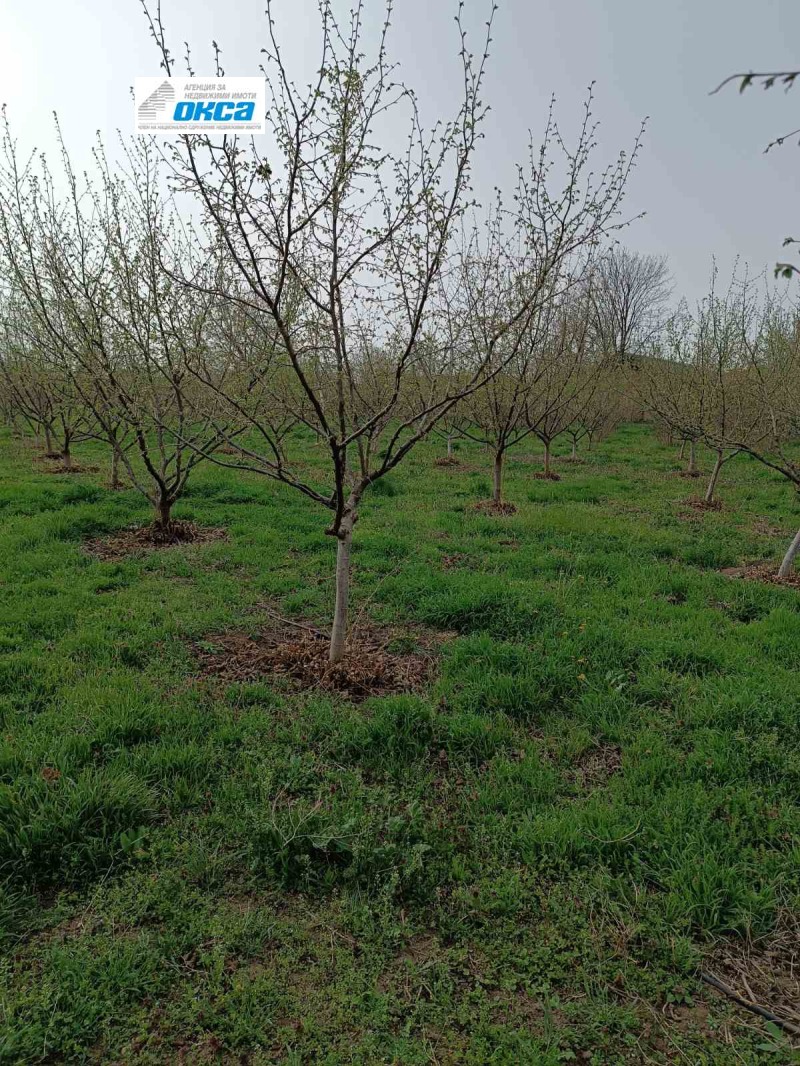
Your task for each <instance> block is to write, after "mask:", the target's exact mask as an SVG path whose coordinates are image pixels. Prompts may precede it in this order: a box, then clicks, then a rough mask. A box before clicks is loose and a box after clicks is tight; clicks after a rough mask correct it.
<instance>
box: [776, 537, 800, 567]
mask: <svg viewBox="0 0 800 1066" xmlns="http://www.w3.org/2000/svg"><path fill="white" fill-rule="evenodd" d="M798 552H800V529H798V531H797V534H796V535H795V538H794V540H793V541H792V543H791V544H790V545H789V548H788V550H787V552H786V554H785V555H784V557H783V562H782V563H781V566H780V569H779V570H778V577H788V576H789V574H791V572H792V566H793V564H794V559H795V556H796V555H797V553H798Z"/></svg>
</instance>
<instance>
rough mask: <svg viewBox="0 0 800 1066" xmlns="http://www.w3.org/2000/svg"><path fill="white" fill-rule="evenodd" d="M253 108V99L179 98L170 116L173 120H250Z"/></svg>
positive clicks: (254, 107) (254, 108) (254, 106)
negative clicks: (234, 100)
mask: <svg viewBox="0 0 800 1066" xmlns="http://www.w3.org/2000/svg"><path fill="white" fill-rule="evenodd" d="M231 108H232V109H233V114H231V113H230V112H231ZM255 110H256V105H255V102H254V101H253V100H239V101H237V102H236V103H234V102H233V101H232V100H217V101H216V102H214V101H213V100H181V101H180V103H178V104H176V106H175V112H174V114H173V116H172V118H173V121H175V122H230V121H231V119H233V121H234V122H251V121H252V119H253V114H254V113H255Z"/></svg>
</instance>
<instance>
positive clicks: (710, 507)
mask: <svg viewBox="0 0 800 1066" xmlns="http://www.w3.org/2000/svg"><path fill="white" fill-rule="evenodd" d="M681 504H682V505H683V506H684V507H691V508H692V510H693V511H721V510H722V500H711V501H710V502H709V501H708V500H704V499H703V497H702V496H689V497H688V499H685V500H681Z"/></svg>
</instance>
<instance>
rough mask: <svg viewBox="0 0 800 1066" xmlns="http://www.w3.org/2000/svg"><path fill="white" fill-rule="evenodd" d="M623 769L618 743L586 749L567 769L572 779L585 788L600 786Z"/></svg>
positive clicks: (568, 775) (569, 777)
mask: <svg viewBox="0 0 800 1066" xmlns="http://www.w3.org/2000/svg"><path fill="white" fill-rule="evenodd" d="M621 769H622V750H621V748H620V747H619V745H617V744H598V745H597V747H595V748H589V750H588V751H585V752H584V753H583V754H582V755H581V757H580V758H579V759H578V761H577V762H576V763H575V765H574V766H572V767H571V768H570V769H569V770H568V771H567V777H568V779H569V780H570V781H572V782H574V783H575V784H576V785H579V786H580V787H581V788H583V789H592V788H599V787H600V786H601V785H604V784H605V783H606V781H608V779H609V778H611V777H613V776H614V774H616V773H619V771H620V770H621Z"/></svg>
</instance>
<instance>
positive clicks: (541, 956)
mask: <svg viewBox="0 0 800 1066" xmlns="http://www.w3.org/2000/svg"><path fill="white" fill-rule="evenodd" d="M308 451H309V460H308V461H309V463H313V462H314V455H315V450H314V449H313V448H310V447H309V449H308ZM440 451H441V445H440V444H439V443H438V442H436V441H431V442H429V443H427V444H425V445H424V446H423V447H421V448H420V449H419V450H418V451H417V452H416V453H414V454H413V456H412V458H411V459H410V461H409V462H408V464H407V465H406V466H405V467H404V468H402V469H401V470H399V471H398V472H397V473H396V474H394V475H392V476H390V478H389V479H388V480H386V481H385V482H383V483H382V484H380V485H379V486H377V488H376V489H375V490H374V491H373V493H372V496H371V498H369V499H368V500H367V501H366V502H365V505H364V506H363V508H362V513H361V518H360V520H359V523H358V527H357V530H356V539H355V549H354V566H355V571H354V573H355V577H354V585H355V588H354V599H355V606H354V614H355V615H356V616H360V620H361V622H362V624H366V620H367V619H369V620H370V624H378V625H384V626H386V625H391V626H393V627H394V628H395V630H396V633H397V635H396V636H395V639H394V646H395V647H396V648H400V649H402V648H412V647H413V646H414V643H415V641H417V640H419V639H422V636H421V635H423V634H430V633H432V632H434V631H435V632H443V633H446V634H447V638H446V639H444V640H443V641H442V642H441V645H440V646H441V651H440V654H439V658H438V661H437V668H436V671H435V676H434V677H433V678H432V679H431V681H430V684H429V686H428V688H427V689H426V690H425V691H423V692H420V693H417V694H413V695H403V696H384V697H381V698H373V699H370V700H367V701H366V702H363V703H358V704H353V703H349V702H347V701H345V700H343V699H336V698H332V697H331V696H329V695H326V694H324V693H321V692H319V691H316V692H314V691H312V692H299V691H295V690H293V689H292V688H290V687H288V686H287V685H286V684H285V683H284V684H274V683H272V682H271V681H270V679H269V678H265V679H264V680H263V681H254V682H252V683H226V682H224V681H220V680H219V679H215V678H210V677H206V676H203V675H202V674H201V671H200V670H199V667H198V659H197V649H198V647H199V648H200V649H202V648H208V647H212V649H213V635H214V634H219V633H220V632H222V631H225V630H229V629H238V630H245V631H250V632H255V631H257V630H258V629H259V627H261V626H264V625H267V624H268V623H269V620H270V618H272V614H270V613H269V612H274V611H278V612H279V613H282V614H283V615H285V616H288V617H292V618H295V619H298V620H303V621H305V622H309V621H310V622H316V623H324V622H325V621H326V620H327V619H328V617H329V612H330V605H331V600H332V579H333V572H332V564H333V552H334V546H333V544H332V542H331V538H329V537H326V536H325V535H324V526H325V519H326V516H325V515H324V514H323V513H322V512H321V511H320V509H319V508H317V507H315V505H314V504H313V503H311V502H309V501H307V500H305V499H304V498H302V497H300V496H299V495H297V494H293V493H291V492H290V491H289V490H286V489H284V488H283V487H281V486H276V485H274V484H271V483H269V482H267V481H265V480H263V479H259V478H258V477H256V476H255V475H251V474H240V473H233V472H231V471H226V470H223V469H220V468H216V467H213V466H206V467H205V468H199V469H198V472H197V476H196V477H195V478H194V480H193V481H192V482H191V483H190V486H189V492H188V495H187V497H186V498H185V499H184V500H183V501H181V502H180V503H179V504H178V505H177V507H176V512H175V513H176V517H178V518H192V519H194V520H195V521H196V522H198V523H200V524H203V525H208V526H222V527H225V528H226V529H227V530H228V534H229V537H228V539H227V540H218V541H214V542H211V543H208V544H198V545H186V546H179V547H171V548H167V549H162V550H158V551H152V552H149V553H148V552H142V553H141V554H139V555H138V556H136V557H131V558H125V559H121V560H116V561H115V560H110V561H103V560H98V559H95V558H92V557H90V556H88V555H87V554H86V553H85V552H84V551H83V550H82V542H83V541H85V540H86V539H87V538H91V537H98V536H102V535H104V534H107V533H111V532H112V531H114V530H117V529H119V528H121V527H125V526H128V525H130V524H131V523H136V522H141V521H145V520H147V518H148V514H147V509H146V506H145V505H144V504H143V502H142V501H141V500H140V499H139V497H138V496H137V495H136V493H134V492H133V491H130V492H129V491H123V492H117V493H113V492H111V491H110V490H108V489H107V488H106V487H105V482H106V479H107V475H106V471H105V457H104V453H103V451H102V449H100V448H99V447H98V448H97V449H96V450H95V449H94V448H93V446H91V445H85V446H83V447H82V448H80V449H78V452H77V458H78V459H79V460H83V461H84V462H85V463H95V464H98V465H102V466H103V469H102V470H101V471H100V472H98V473H96V474H82V475H72V476H69V475H53V474H48V473H47V472H46V471H45V469H44V467H43V466H42V464H37V463H35V462H34V461H33V456H34V452H33V449H32V447H31V446H30V445H26V444H25V443H24V442H20V441H12V440H11V438H10V436H9V435H8V434H7V433H6V434H5V436H3V437H2V440H1V441H0V476H1V477H2V481H1V483H0V516H1V519H0V521H1V525H0V568H1V572H2V590H1V591H0V604H1V605H2V607H1V609H0V714H1V715H2V730H1V731H0V737H1V741H0V762H1V764H2V765H1V773H2V778H1V782H0V871H1V872H2V876H3V877H4V878H5V885H4V887H3V889H2V895H1V896H0V935H2V937H3V943H2V952H3V963H2V973H1V975H0V984H1V985H2V991H0V1060H1V1061H3V1062H26V1063H27V1062H40V1061H41V1062H58V1061H74V1062H92V1061H102V1062H121V1063H122V1062H124V1063H129V1062H133V1063H148V1062H152V1063H160V1062H186V1063H202V1062H216V1061H221V1062H246V1063H261V1062H272V1061H278V1062H285V1063H296V1064H299V1063H306V1062H313V1063H376V1062H391V1063H429V1062H430V1063H456V1062H458V1063H460V1062H464V1063H488V1062H492V1063H542V1064H550V1063H561V1062H571V1061H578V1062H590V1063H599V1064H607V1063H618V1062H632V1063H649V1062H653V1063H657V1062H673V1061H674V1062H683V1063H691V1064H697V1063H754V1062H767V1063H782V1062H790V1061H794V1059H793V1051H792V1047H791V1039H792V1037H791V1036H790V1035H787V1034H786V1033H784V1032H782V1030H781V1029H780V1028H778V1027H777V1026H776V1025H774V1024H772V1023H769V1022H767V1021H765V1020H764V1019H762V1018H759V1017H758V1016H756V1015H755V1014H753V1013H750V1012H748V1011H746V1010H743V1009H742V1008H740V1007H738V1006H736V1005H734V1004H733V1003H731V1001H730V1000H729V999H727V998H726V997H725V996H723V995H721V994H720V993H719V992H717V991H715V990H714V989H712V988H711V987H709V986H708V984H705V983H703V982H702V981H701V979H700V973H701V971H705V972H710V973H712V974H714V975H716V976H718V977H720V978H722V979H723V980H725V981H726V982H727V983H729V984H730V985H731V986H733V987H735V988H736V990H737V991H739V992H740V993H741V994H742V995H745V996H746V997H747V998H755V999H757V1000H758V1001H759V1002H761V1003H762V1004H764V1005H765V1006H768V1007H770V1006H771V1007H772V1008H773V1009H774V1010H776V1011H777V1012H778V1013H780V1011H778V1010H777V1009H778V1007H779V1006H780V1005H781V1004H783V1006H784V1007H785V1006H786V1004H788V1003H790V1002H791V1001H792V999H794V1002H795V1009H800V1008H798V1007H797V1005H796V1004H797V1000H798V998H799V997H798V983H799V981H800V959H798V958H796V957H795V956H797V955H798V954H800V947H799V946H798V942H797V930H798V925H797V920H796V916H797V914H798V899H799V897H800V891H799V889H800V847H798V829H799V828H800V817H798V807H797V799H798V795H799V794H800V743H798V721H800V674H798V671H797V665H798V660H799V659H800V655H799V654H798V653H799V652H800V592H798V591H797V590H796V589H791V588H779V587H776V586H771V585H766V584H760V583H756V582H753V581H742V580H736V579H732V578H730V577H728V576H725V575H722V574H720V573H719V571H720V569H722V568H725V567H730V566H735V565H737V564H739V563H741V562H746V561H753V560H757V559H763V558H765V557H772V558H775V559H776V560H777V559H778V558H779V557H780V554H781V551H782V549H783V548H784V547H785V543H786V540H787V539H788V537H789V536H790V534H791V533H792V532H793V530H794V529H795V528H796V527H797V525H798V508H797V504H796V502H795V501H794V500H793V498H792V493H791V491H790V490H789V489H788V487H787V486H786V484H785V483H782V482H781V481H780V479H779V478H777V476H775V475H773V474H771V473H770V472H768V471H766V470H765V469H763V468H762V467H760V466H758V465H757V464H756V463H755V462H753V461H750V460H748V459H746V458H739V459H737V460H735V461H734V462H732V463H731V464H730V465H729V466H728V467H726V468H725V471H724V474H723V481H722V483H721V485H720V496H721V498H722V500H723V501H724V504H725V507H724V509H723V510H722V511H720V512H719V513H711V512H710V513H696V512H694V511H692V510H691V509H687V508H686V506H685V505H684V504H683V503H682V502H681V501H682V500H685V498H686V497H687V496H689V495H690V494H692V493H693V492H697V491H699V489H700V483H695V482H690V481H687V480H683V479H681V478H679V477H676V476H675V471H676V470H677V468H678V465H677V455H676V450H675V449H672V448H666V447H664V446H662V445H660V444H659V443H658V442H657V441H656V440H655V438H654V437H653V436H652V434H651V433H650V431H649V430H648V429H647V428H646V427H642V426H628V427H624V428H623V429H622V430H620V431H618V432H617V434H616V435H615V436H614V437H613V438H612V439H611V440H610V441H608V442H606V443H604V444H602V445H600V446H598V447H597V448H596V449H595V451H594V452H593V453H592V454H590V455H588V456H586V457H585V458H586V462H585V463H584V464H582V465H581V464H568V463H562V464H561V466H560V467H559V469H560V470H561V471H562V474H563V479H562V480H561V481H559V482H545V481H536V480H533V479H532V477H531V473H532V472H533V471H534V470H536V469H538V466H537V465H535V464H536V463H537V462H538V457H534V456H532V455H531V454H530V452H531V451H532V448H523V449H521V450H520V451H519V452H518V453H517V454H516V455H515V454H514V453H511V455H510V457H509V462H508V473H507V487H506V491H507V496H508V498H509V499H510V500H512V501H513V502H514V503H516V504H517V506H518V513H517V514H515V515H512V516H507V517H491V516H484V515H481V514H478V513H475V511H474V510H473V504H474V502H475V501H476V500H478V499H480V498H481V497H486V496H487V495H488V493H489V481H490V462H489V459H488V457H487V456H486V455H485V454H484V453H483V452H481V451H480V450H479V449H478V448H477V446H472V445H462V447H461V449H460V451H459V453H458V455H459V457H460V459H461V460H462V464H461V466H460V467H458V468H456V467H454V468H447V467H437V466H435V465H434V458H435V456H436V455H437V454H440ZM701 459H702V462H703V464H704V465H705V466H707V465H708V459H707V457H706V456H705V455H702V456H701ZM748 987H749V989H750V990H751V992H752V997H751V996H750V994H749V993H748Z"/></svg>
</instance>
